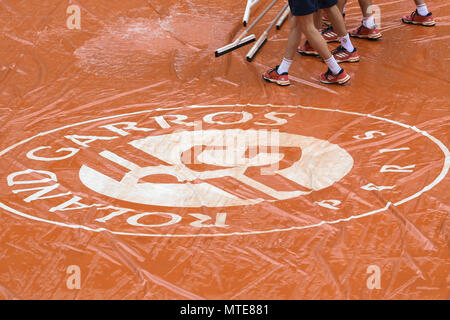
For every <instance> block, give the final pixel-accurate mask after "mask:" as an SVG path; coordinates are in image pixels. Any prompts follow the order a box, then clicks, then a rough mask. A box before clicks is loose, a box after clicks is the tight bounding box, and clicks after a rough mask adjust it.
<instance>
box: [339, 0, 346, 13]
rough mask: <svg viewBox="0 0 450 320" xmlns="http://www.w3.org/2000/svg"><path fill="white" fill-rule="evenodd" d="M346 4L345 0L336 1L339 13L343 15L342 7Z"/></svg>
mask: <svg viewBox="0 0 450 320" xmlns="http://www.w3.org/2000/svg"><path fill="white" fill-rule="evenodd" d="M346 3H347V0H338V2H337V7H338V8H339V11H340V12H341V13H344V7H345V4H346Z"/></svg>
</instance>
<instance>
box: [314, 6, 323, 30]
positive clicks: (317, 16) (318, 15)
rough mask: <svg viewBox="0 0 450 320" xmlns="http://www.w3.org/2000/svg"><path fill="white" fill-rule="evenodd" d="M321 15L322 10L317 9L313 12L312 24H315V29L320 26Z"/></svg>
mask: <svg viewBox="0 0 450 320" xmlns="http://www.w3.org/2000/svg"><path fill="white" fill-rule="evenodd" d="M322 15H323V10H319V11H317V12H316V13H314V25H315V26H316V28H317V29H321V28H322Z"/></svg>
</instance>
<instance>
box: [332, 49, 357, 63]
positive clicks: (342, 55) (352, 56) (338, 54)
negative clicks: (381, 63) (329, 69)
mask: <svg viewBox="0 0 450 320" xmlns="http://www.w3.org/2000/svg"><path fill="white" fill-rule="evenodd" d="M331 54H332V55H333V57H334V58H335V59H336V62H337V63H341V62H358V61H359V54H358V51H357V50H356V48H355V49H353V52H349V51H347V49H345V48H344V47H343V46H339V47H337V48H336V49H334V50H333V51H332V52H331Z"/></svg>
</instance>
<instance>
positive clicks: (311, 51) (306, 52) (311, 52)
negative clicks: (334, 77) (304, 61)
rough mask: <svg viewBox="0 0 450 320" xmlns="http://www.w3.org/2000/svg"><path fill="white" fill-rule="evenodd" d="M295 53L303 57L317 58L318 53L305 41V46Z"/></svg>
mask: <svg viewBox="0 0 450 320" xmlns="http://www.w3.org/2000/svg"><path fill="white" fill-rule="evenodd" d="M297 52H298V53H300V54H302V55H304V56H316V57H318V56H319V53H318V52H317V51H316V50H314V48H313V47H312V46H311V45H310V44H309V42H308V40H306V42H305V44H304V45H302V46H300V47H298V48H297Z"/></svg>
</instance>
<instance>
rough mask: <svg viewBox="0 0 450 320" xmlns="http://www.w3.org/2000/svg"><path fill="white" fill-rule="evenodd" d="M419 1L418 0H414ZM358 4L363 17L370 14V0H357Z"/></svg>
mask: <svg viewBox="0 0 450 320" xmlns="http://www.w3.org/2000/svg"><path fill="white" fill-rule="evenodd" d="M416 1H419V0H416ZM358 2H359V6H360V7H361V12H362V14H363V17H364V18H367V17H370V16H371V15H372V14H371V13H369V8H370V6H371V5H372V0H358Z"/></svg>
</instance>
